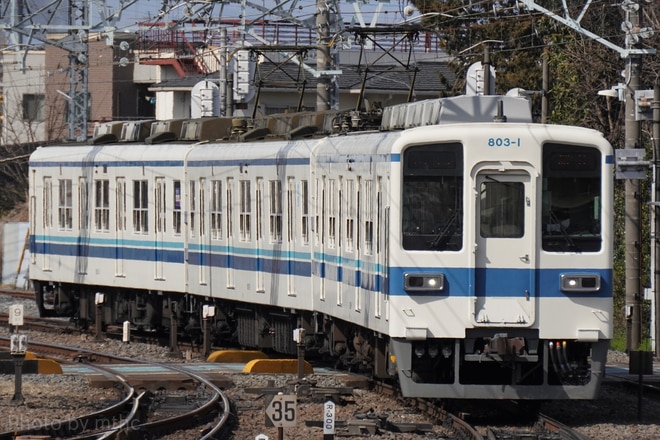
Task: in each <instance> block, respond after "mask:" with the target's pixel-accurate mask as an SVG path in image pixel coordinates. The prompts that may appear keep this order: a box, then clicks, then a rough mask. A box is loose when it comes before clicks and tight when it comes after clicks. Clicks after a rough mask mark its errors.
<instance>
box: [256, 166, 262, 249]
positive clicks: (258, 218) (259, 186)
mask: <svg viewBox="0 0 660 440" xmlns="http://www.w3.org/2000/svg"><path fill="white" fill-rule="evenodd" d="M255 199H256V200H255V203H256V212H255V216H256V219H255V220H256V221H255V223H256V225H257V226H256V230H255V233H256V234H255V240H256V241H257V242H258V243H261V241H262V240H263V239H264V220H263V219H264V179H263V177H257V189H256V195H255Z"/></svg>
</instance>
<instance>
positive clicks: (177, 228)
mask: <svg viewBox="0 0 660 440" xmlns="http://www.w3.org/2000/svg"><path fill="white" fill-rule="evenodd" d="M172 186H173V192H172V196H173V198H174V200H173V202H174V203H173V205H172V229H173V230H174V234H176V235H179V234H181V181H180V180H175V181H174V182H173V183H172Z"/></svg>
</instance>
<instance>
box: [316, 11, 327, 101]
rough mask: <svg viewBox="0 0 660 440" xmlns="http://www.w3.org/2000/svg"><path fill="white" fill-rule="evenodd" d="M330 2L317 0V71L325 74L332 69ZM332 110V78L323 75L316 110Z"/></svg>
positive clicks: (317, 86) (317, 89)
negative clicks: (329, 20)
mask: <svg viewBox="0 0 660 440" xmlns="http://www.w3.org/2000/svg"><path fill="white" fill-rule="evenodd" d="M329 12H330V11H329V8H328V2H326V1H324V0H316V34H317V37H316V38H317V41H316V70H317V71H318V72H325V71H327V70H329V67H330V62H329V61H330V48H329V47H328V42H329V41H330V38H329V37H330V32H329V30H330V27H329V23H328V17H329V15H330V14H329ZM329 109H330V77H329V76H328V75H324V74H321V76H319V78H318V82H317V83H316V110H317V111H323V110H329Z"/></svg>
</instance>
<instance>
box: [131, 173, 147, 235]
mask: <svg viewBox="0 0 660 440" xmlns="http://www.w3.org/2000/svg"><path fill="white" fill-rule="evenodd" d="M148 187H149V184H148V182H147V181H146V180H134V181H133V232H137V233H141V234H146V233H147V232H149V223H148V219H149V192H148Z"/></svg>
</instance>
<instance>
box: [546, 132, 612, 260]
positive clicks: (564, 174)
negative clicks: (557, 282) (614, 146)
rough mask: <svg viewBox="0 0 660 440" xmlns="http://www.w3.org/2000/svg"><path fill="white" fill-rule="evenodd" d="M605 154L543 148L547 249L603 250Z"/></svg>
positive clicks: (572, 148)
mask: <svg viewBox="0 0 660 440" xmlns="http://www.w3.org/2000/svg"><path fill="white" fill-rule="evenodd" d="M600 164H601V154H600V152H599V151H598V150H597V149H595V148H588V147H577V146H571V145H560V144H546V145H544V147H543V211H542V222H541V223H542V225H541V228H542V230H541V233H542V236H543V250H545V251H549V252H597V251H599V250H600V249H601V241H602V237H601V219H602V213H601V209H602V208H601V179H602V176H601V166H600Z"/></svg>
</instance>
